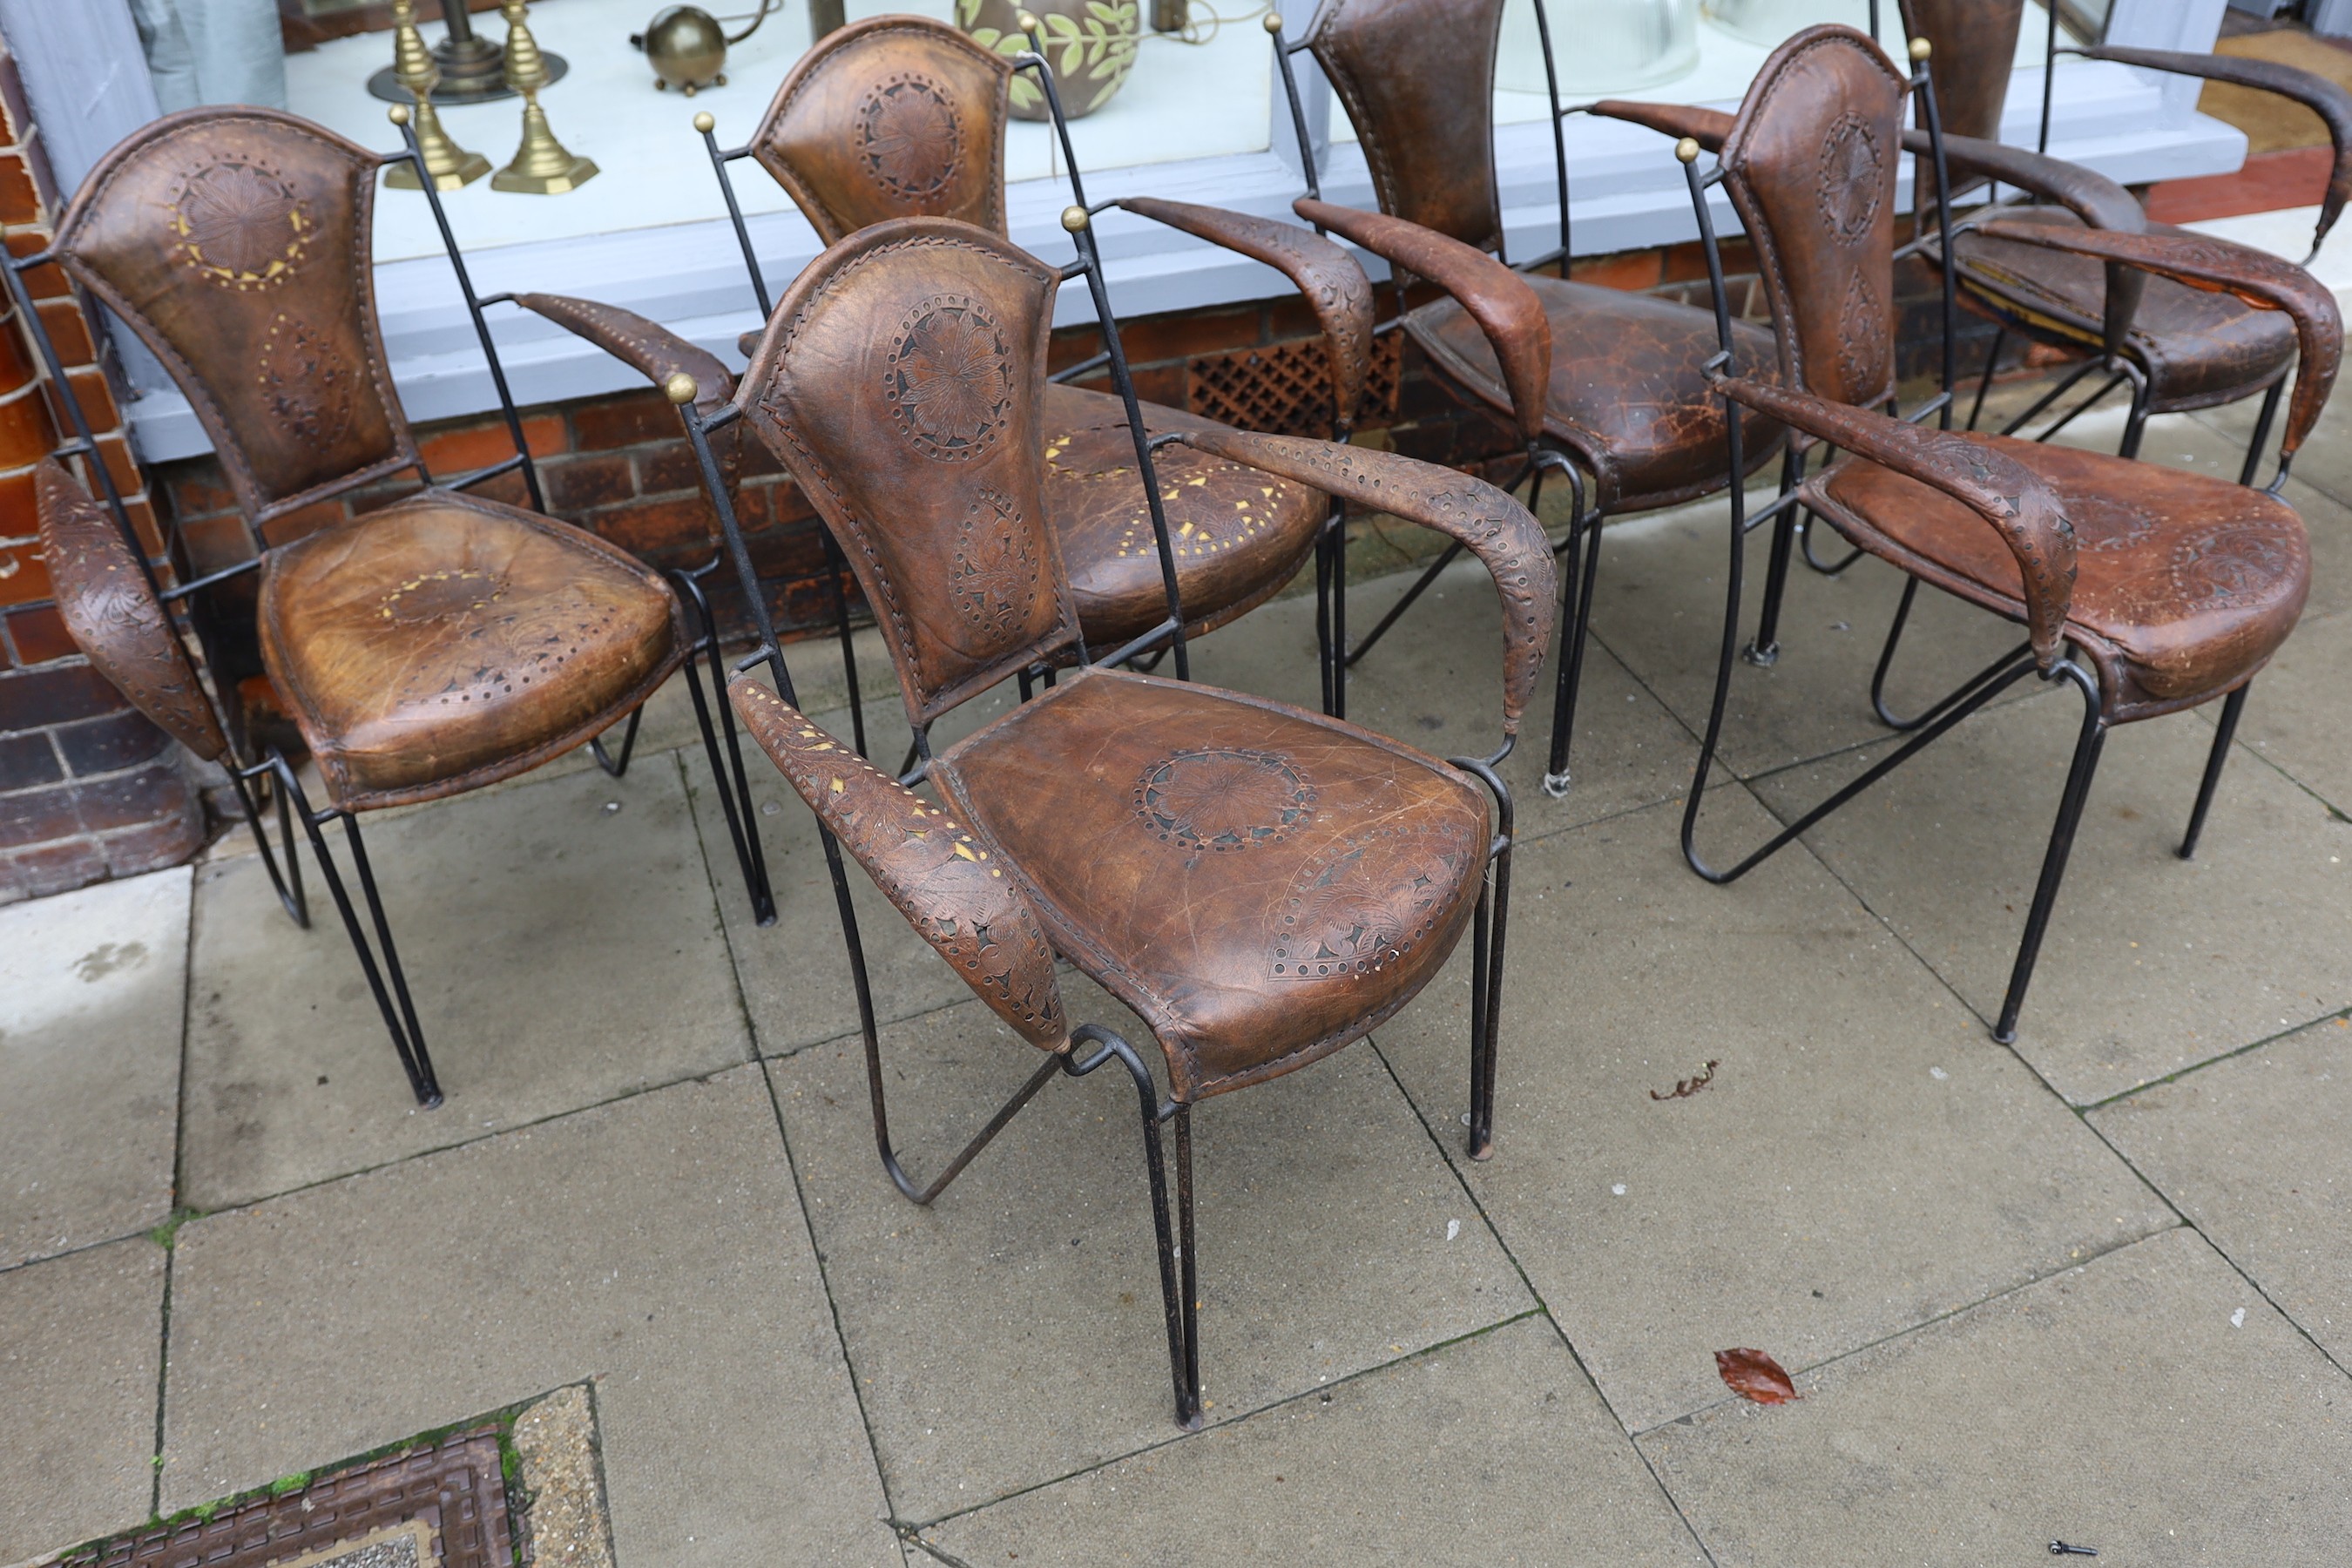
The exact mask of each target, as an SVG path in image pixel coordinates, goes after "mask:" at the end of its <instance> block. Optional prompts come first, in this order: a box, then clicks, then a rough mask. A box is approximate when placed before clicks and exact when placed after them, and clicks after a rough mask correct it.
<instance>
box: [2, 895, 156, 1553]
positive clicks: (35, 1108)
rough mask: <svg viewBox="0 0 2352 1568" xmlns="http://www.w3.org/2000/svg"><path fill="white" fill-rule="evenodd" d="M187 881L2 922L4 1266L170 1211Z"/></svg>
mask: <svg viewBox="0 0 2352 1568" xmlns="http://www.w3.org/2000/svg"><path fill="white" fill-rule="evenodd" d="M188 882H189V871H188V868H186V867H184V866H181V867H175V868H173V869H171V870H168V871H157V872H153V873H152V874H150V875H148V876H144V877H131V878H127V879H124V880H122V881H119V882H101V883H100V884H99V885H98V886H96V887H93V888H84V889H81V890H80V891H79V892H74V893H64V894H60V895H58V897H56V898H51V899H41V900H35V901H33V902H29V903H22V904H16V905H12V906H10V907H9V908H7V909H5V910H0V1268H11V1267H13V1266H15V1265H16V1264H19V1263H23V1262H26V1261H27V1260H29V1259H31V1258H46V1257H47V1256H49V1255H50V1254H52V1253H57V1252H63V1251H65V1250H67V1249H68V1248H69V1247H88V1246H89V1245H90V1244H91V1243H92V1242H96V1241H105V1240H110V1239H111V1238H113V1237H120V1236H127V1235H129V1234H131V1232H133V1231H137V1230H144V1229H145V1228H147V1227H148V1226H152V1225H155V1224H158V1223H160V1222H161V1221H162V1220H163V1218H164V1217H165V1216H166V1215H169V1214H170V1213H171V1212H172V1154H173V1139H174V1138H175V1137H176V1135H177V1133H178V1131H179V1114H180V1019H181V1016H182V1014H183V1012H184V1009H185V1005H186V1001H187V978H188ZM4 1557H5V1553H0V1558H4Z"/></svg>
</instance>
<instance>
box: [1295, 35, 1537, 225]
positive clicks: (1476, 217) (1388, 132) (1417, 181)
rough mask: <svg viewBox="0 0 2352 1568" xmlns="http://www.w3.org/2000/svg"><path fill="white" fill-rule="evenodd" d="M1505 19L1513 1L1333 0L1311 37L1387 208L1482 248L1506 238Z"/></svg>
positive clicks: (1311, 47) (1309, 42)
mask: <svg viewBox="0 0 2352 1568" xmlns="http://www.w3.org/2000/svg"><path fill="white" fill-rule="evenodd" d="M1502 15H1503V5H1502V4H1501V0H1327V3H1326V4H1324V5H1322V6H1321V7H1320V8H1319V9H1318V11H1317V12H1316V15H1315V22H1314V25H1313V26H1312V27H1311V28H1310V30H1309V31H1308V33H1307V47H1308V48H1309V50H1310V51H1311V52H1312V53H1313V54H1314V57H1315V62H1316V64H1318V65H1319V66H1321V67H1322V68H1323V74H1324V77H1325V79H1328V81H1329V82H1330V84H1331V89H1332V90H1333V91H1334V92H1337V93H1338V94H1339V101H1340V102H1341V104H1342V105H1344V106H1345V107H1346V109H1347V111H1348V118H1349V121H1351V122H1352V123H1353V124H1354V125H1355V127H1356V134H1357V137H1358V145H1359V146H1360V148H1361V149H1362V150H1363V154H1364V163H1365V165H1366V167H1367V168H1368V169H1369V170H1370V174H1371V176H1372V190H1373V192H1374V194H1375V195H1377V196H1378V197H1379V199H1380V205H1381V211H1382V212H1384V213H1390V214H1393V215H1394V216H1397V217H1399V218H1401V219H1403V220H1405V221H1407V222H1410V223H1412V224H1415V225H1418V226H1425V227H1427V228H1428V229H1430V230H1431V231H1433V232H1434V233H1437V234H1440V235H1444V236H1447V237H1451V238H1454V239H1456V240H1459V241H1461V242H1462V243H1464V244H1465V245H1469V246H1472V247H1475V248H1477V249H1480V250H1492V249H1494V248H1495V247H1497V246H1498V245H1500V244H1501V243H1502V239H1503V214H1502V204H1501V201H1500V200H1499V198H1498V187H1497V184H1496V176H1495V120H1494V108H1493V104H1494V97H1495V52H1496V40H1497V38H1498V37H1500V34H1501V27H1502ZM1482 26H1483V29H1484V36H1483V37H1481V36H1479V32H1480V28H1481V27H1482Z"/></svg>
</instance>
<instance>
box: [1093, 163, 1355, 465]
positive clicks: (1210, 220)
mask: <svg viewBox="0 0 2352 1568" xmlns="http://www.w3.org/2000/svg"><path fill="white" fill-rule="evenodd" d="M1118 205H1120V206H1122V207H1125V208H1126V209H1127V210H1128V211H1129V212H1131V213H1136V214H1139V215H1140V216H1144V217H1148V218H1150V219H1153V220H1154V221H1155V222H1159V223H1164V224H1166V225H1168V226H1170V227H1171V228H1181V229H1182V230H1183V231H1184V232H1185V233H1187V234H1195V235H1199V236H1200V237H1202V238H1203V239H1207V240H1212V241H1214V242H1215V243H1216V244H1218V245H1222V246H1223V247H1226V248H1227V249H1229V250H1236V251H1239V252H1241V253H1242V254H1243V255H1244V256H1248V257H1253V258H1255V259H1257V260H1259V261H1263V262H1265V264H1266V265H1267V266H1269V267H1272V268H1276V269H1277V270H1279V271H1280V272H1281V273H1282V274H1283V275H1284V276H1285V277H1286V278H1288V279H1290V280H1291V282H1293V283H1295V284H1297V287H1298V291H1299V292H1300V293H1301V294H1303V295H1305V296H1306V297H1307V304H1308V306H1309V307H1310V308H1312V309H1313V310H1314V311H1315V319H1316V321H1318V322H1319V323H1321V325H1322V328H1323V336H1324V339H1325V341H1326V342H1328V344H1329V346H1330V350H1331V385H1332V391H1333V394H1334V397H1335V401H1334V403H1333V406H1334V407H1335V408H1338V409H1339V410H1340V411H1341V412H1342V413H1343V414H1349V413H1352V411H1353V410H1354V409H1355V408H1356V407H1357V406H1358V405H1360V404H1361V403H1362V401H1363V395H1364V379H1365V377H1366V375H1367V374H1369V373H1370V365H1371V356H1372V320H1373V314H1374V311H1373V307H1372V285H1371V280H1370V279H1368V278H1366V277H1365V276H1364V269H1363V268H1361V267H1359V266H1357V265H1356V258H1354V257H1352V256H1349V254H1348V253H1347V252H1346V251H1344V250H1342V249H1340V248H1339V247H1338V246H1336V245H1334V244H1332V243H1331V242H1330V241H1329V240H1328V239H1325V238H1324V237H1322V236H1321V235H1318V234H1316V233H1314V232H1312V231H1311V230H1308V229H1304V228H1300V227H1298V226H1297V225H1295V224H1287V223H1276V222H1274V221H1273V220H1272V219H1269V218H1262V217H1250V216H1246V215H1244V214H1242V213H1233V212H1226V211H1224V210H1223V209H1222V208H1218V207H1203V206H1195V205H1192V203H1190V202H1167V201H1161V200H1160V199H1159V198H1158V197H1156V196H1129V197H1127V198H1126V199H1125V200H1123V201H1121V202H1120V203H1119V204H1118ZM1349 422H1350V423H1353V421H1352V419H1351V420H1350V421H1349Z"/></svg>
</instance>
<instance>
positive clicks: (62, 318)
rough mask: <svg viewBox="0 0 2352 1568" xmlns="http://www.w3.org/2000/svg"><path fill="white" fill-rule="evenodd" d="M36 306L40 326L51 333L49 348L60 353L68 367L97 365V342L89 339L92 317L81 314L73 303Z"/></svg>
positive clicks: (51, 302) (48, 302)
mask: <svg viewBox="0 0 2352 1568" xmlns="http://www.w3.org/2000/svg"><path fill="white" fill-rule="evenodd" d="M34 303H35V306H36V308H37V309H38V310H39V311H40V312H41V326H42V328H43V329H44V330H45V331H47V333H48V334H49V346H50V347H52V348H54V349H56V350H57V351H58V359H59V360H61V361H63V362H64V363H66V364H68V365H77V364H96V363H98V342H97V341H96V340H95V339H94V338H92V337H91V336H90V331H89V317H88V316H86V315H84V314H82V309H81V306H80V304H79V303H78V302H77V301H75V300H36V301H34Z"/></svg>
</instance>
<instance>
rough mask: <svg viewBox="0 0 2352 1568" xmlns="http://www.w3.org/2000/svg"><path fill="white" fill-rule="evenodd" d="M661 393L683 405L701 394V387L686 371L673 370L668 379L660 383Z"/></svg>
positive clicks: (673, 401)
mask: <svg viewBox="0 0 2352 1568" xmlns="http://www.w3.org/2000/svg"><path fill="white" fill-rule="evenodd" d="M662 395H663V396H664V397H667V398H668V399H669V400H670V401H671V402H672V403H675V404H677V405H679V406H680V407H684V406H685V405H687V404H689V403H691V402H693V401H694V400H695V399H696V398H698V397H699V396H701V395H702V387H701V385H700V384H698V383H697V382H696V381H695V379H694V377H692V376H690V375H688V374H686V372H684V371H682V370H681V371H675V372H673V373H671V374H670V377H669V379H668V380H667V381H665V382H663V383H662Z"/></svg>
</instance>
